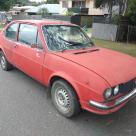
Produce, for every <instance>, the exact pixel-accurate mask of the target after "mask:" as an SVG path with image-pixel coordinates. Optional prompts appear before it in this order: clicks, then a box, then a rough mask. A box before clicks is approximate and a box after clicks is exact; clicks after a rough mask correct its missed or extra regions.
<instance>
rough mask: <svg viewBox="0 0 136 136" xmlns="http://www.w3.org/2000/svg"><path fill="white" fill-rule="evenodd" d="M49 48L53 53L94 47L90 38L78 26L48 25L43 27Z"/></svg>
mask: <svg viewBox="0 0 136 136" xmlns="http://www.w3.org/2000/svg"><path fill="white" fill-rule="evenodd" d="M43 33H44V36H45V38H46V41H47V46H48V48H49V49H50V50H52V51H64V50H71V49H79V48H88V47H91V46H93V43H92V41H91V40H90V38H89V37H88V36H87V35H86V34H85V33H84V32H83V31H82V29H81V28H80V27H78V26H66V25H47V26H44V27H43Z"/></svg>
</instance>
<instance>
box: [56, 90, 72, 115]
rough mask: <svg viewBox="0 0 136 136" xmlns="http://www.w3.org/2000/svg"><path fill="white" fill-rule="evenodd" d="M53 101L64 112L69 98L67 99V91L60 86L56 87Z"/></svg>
mask: <svg viewBox="0 0 136 136" xmlns="http://www.w3.org/2000/svg"><path fill="white" fill-rule="evenodd" d="M55 101H56V103H57V105H58V106H59V108H60V109H61V110H62V111H63V112H66V111H68V110H69V106H70V100H69V96H68V93H67V91H66V90H65V89H62V88H59V89H56V91H55Z"/></svg>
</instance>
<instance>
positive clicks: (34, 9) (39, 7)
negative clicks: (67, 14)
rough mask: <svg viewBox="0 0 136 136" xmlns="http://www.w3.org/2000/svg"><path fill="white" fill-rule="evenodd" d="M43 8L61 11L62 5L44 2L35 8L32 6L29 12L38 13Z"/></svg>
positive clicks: (51, 11)
mask: <svg viewBox="0 0 136 136" xmlns="http://www.w3.org/2000/svg"><path fill="white" fill-rule="evenodd" d="M42 8H47V9H48V11H49V13H54V14H57V13H60V8H61V6H60V5H59V4H43V5H40V6H37V7H34V8H31V9H29V10H27V11H26V12H27V13H37V12H38V11H39V10H40V9H42Z"/></svg>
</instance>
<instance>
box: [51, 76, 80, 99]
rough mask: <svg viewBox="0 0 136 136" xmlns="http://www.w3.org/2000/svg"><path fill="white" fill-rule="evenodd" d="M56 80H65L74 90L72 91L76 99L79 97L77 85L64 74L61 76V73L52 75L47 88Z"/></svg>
mask: <svg viewBox="0 0 136 136" xmlns="http://www.w3.org/2000/svg"><path fill="white" fill-rule="evenodd" d="M57 80H64V81H65V82H67V83H68V84H69V85H70V86H71V88H72V89H73V90H74V93H75V94H76V96H77V98H78V100H79V99H80V93H79V91H78V87H77V85H76V84H75V83H74V82H72V81H73V80H72V79H71V78H70V77H69V78H68V77H66V76H65V78H64V76H61V75H53V76H52V77H51V78H50V80H49V90H50V89H51V86H52V84H53V82H55V81H57ZM49 92H51V91H49Z"/></svg>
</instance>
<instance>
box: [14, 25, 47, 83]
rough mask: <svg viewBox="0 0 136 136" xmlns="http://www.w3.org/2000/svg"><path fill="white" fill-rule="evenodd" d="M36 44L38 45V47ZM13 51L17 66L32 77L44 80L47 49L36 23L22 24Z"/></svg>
mask: <svg viewBox="0 0 136 136" xmlns="http://www.w3.org/2000/svg"><path fill="white" fill-rule="evenodd" d="M34 45H37V47H36V46H34ZM13 53H14V55H13V56H14V61H15V63H16V66H17V67H18V68H19V69H21V70H22V71H24V72H25V73H27V74H28V75H30V76H31V77H33V78H35V79H36V80H38V81H40V82H42V80H43V79H42V68H43V61H44V55H45V51H44V49H43V47H42V44H41V41H40V36H39V32H38V27H37V26H36V25H32V24H20V27H19V33H18V41H17V43H16V48H14V50H13Z"/></svg>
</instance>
